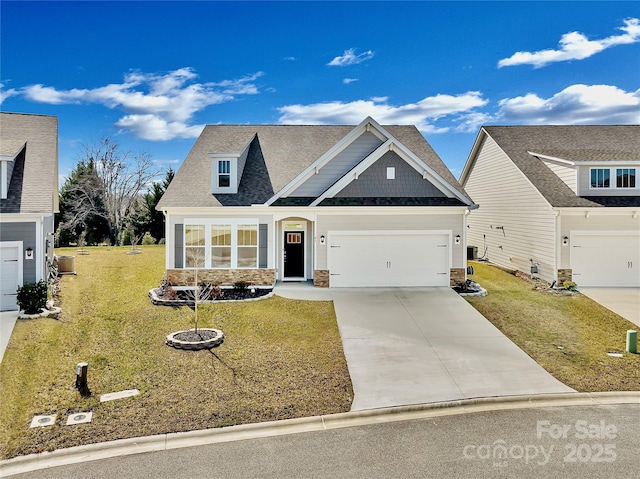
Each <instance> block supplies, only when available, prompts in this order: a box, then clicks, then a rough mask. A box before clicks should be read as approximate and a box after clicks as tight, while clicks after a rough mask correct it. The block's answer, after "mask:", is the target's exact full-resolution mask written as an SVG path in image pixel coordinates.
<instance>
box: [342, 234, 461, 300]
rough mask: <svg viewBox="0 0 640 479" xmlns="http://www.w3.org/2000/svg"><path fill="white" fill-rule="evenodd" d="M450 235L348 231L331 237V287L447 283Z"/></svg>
mask: <svg viewBox="0 0 640 479" xmlns="http://www.w3.org/2000/svg"><path fill="white" fill-rule="evenodd" d="M448 242H449V235H446V234H406V235H404V234H400V235H392V234H384V233H378V234H367V233H363V234H358V233H354V234H350V235H334V236H332V237H331V238H330V243H331V244H330V247H329V269H330V274H331V283H330V285H331V287H359V286H365V287H366V286H368V287H375V286H445V285H446V286H448V285H449V245H448Z"/></svg>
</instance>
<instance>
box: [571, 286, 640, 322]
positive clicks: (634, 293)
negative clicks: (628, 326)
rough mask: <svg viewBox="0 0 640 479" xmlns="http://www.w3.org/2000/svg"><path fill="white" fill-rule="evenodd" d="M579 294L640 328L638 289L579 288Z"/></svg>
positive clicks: (639, 289)
mask: <svg viewBox="0 0 640 479" xmlns="http://www.w3.org/2000/svg"><path fill="white" fill-rule="evenodd" d="M580 292H581V293H582V294H584V295H585V296H586V297H588V298H591V299H593V300H594V301H595V302H596V303H600V304H601V305H602V306H604V307H605V308H607V309H610V310H611V311H613V312H614V313H617V314H619V315H620V316H622V317H623V318H625V319H628V320H629V321H631V322H632V323H634V324H635V325H636V326H638V327H640V288H580Z"/></svg>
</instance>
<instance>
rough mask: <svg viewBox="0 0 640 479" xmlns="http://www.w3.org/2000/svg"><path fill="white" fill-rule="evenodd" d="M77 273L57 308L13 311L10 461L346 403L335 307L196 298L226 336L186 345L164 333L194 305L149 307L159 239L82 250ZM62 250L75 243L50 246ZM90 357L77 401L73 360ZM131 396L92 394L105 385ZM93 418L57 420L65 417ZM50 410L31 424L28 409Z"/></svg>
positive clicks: (5, 370)
mask: <svg viewBox="0 0 640 479" xmlns="http://www.w3.org/2000/svg"><path fill="white" fill-rule="evenodd" d="M88 251H89V254H88V255H81V256H76V258H75V266H76V271H77V273H78V274H77V276H71V275H66V276H64V277H63V278H62V281H61V293H60V300H61V306H62V313H61V315H60V319H59V320H58V321H56V320H53V319H48V318H41V319H36V320H20V321H18V323H17V324H16V328H15V329H14V332H13V334H12V337H11V341H10V343H9V347H8V349H7V351H6V353H5V356H4V359H3V361H2V364H1V365H0V373H1V376H0V388H1V390H2V401H1V404H0V423H1V427H0V445H1V446H0V447H1V449H0V454H1V456H2V458H9V457H13V456H16V455H21V454H29V453H36V452H41V451H45V450H53V449H57V448H61V447H69V446H76V445H80V444H88V443H94V442H100V441H106V440H113V439H121V438H129V437H136V436H143V435H152V434H161V433H169V432H178V431H189V430H195V429H204V428H211V427H220V426H228V425H234V424H242V423H253V422H261V421H269V420H276V419H287V418H295V417H303V416H313V415H318V414H330V413H336V412H343V411H348V410H349V409H350V406H351V401H352V398H353V391H352V388H351V382H350V378H349V373H348V370H347V365H346V361H345V358H344V353H343V350H342V343H341V340H340V335H339V332H338V328H337V323H336V318H335V312H334V310H333V304H332V303H331V302H330V301H321V302H305V301H295V300H288V299H284V298H279V297H273V298H270V299H266V300H261V301H255V302H246V303H218V304H212V305H203V306H200V307H199V324H198V326H199V327H214V328H219V329H222V330H223V331H224V333H225V342H224V343H223V344H222V345H221V346H220V347H218V348H216V349H214V350H212V352H209V351H199V352H187V351H179V350H176V349H173V348H170V347H168V346H166V345H165V344H164V340H165V336H166V335H167V334H169V333H172V332H174V331H178V330H182V329H188V328H191V327H193V314H194V313H193V311H191V310H190V309H188V308H186V307H184V308H180V309H174V308H170V307H160V306H153V305H152V304H151V302H150V301H149V299H148V298H147V292H148V290H149V289H151V288H154V287H156V286H157V285H158V284H159V281H160V279H161V278H162V276H163V274H164V247H160V246H143V247H142V248H141V251H142V253H141V254H136V255H127V254H126V253H127V251H129V249H128V248H115V247H111V248H107V247H101V248H88ZM57 253H58V254H59V255H64V254H67V255H68V254H76V250H74V249H69V250H59V251H57ZM82 361H86V362H88V363H89V375H88V378H89V388H90V389H91V391H92V393H93V395H92V396H91V397H90V398H87V399H83V398H81V397H80V394H79V393H78V391H77V390H76V389H75V388H74V381H75V367H76V364H77V363H78V362H82ZM133 388H137V389H139V390H140V395H138V396H136V397H132V398H127V399H121V400H116V401H111V402H105V403H100V401H99V396H100V395H101V394H104V393H109V392H115V391H120V390H124V389H133ZM81 411H93V412H94V416H93V422H91V423H89V424H82V425H77V426H66V425H65V424H66V420H67V417H68V415H69V414H72V413H77V412H81ZM53 413H57V414H58V419H57V421H56V424H55V425H54V426H52V427H45V428H37V429H29V424H30V422H31V419H32V417H33V416H34V415H35V414H53Z"/></svg>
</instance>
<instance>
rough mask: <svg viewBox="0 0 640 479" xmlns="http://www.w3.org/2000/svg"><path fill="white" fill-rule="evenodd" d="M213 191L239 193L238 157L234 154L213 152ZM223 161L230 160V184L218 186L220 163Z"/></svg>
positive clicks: (211, 156)
mask: <svg viewBox="0 0 640 479" xmlns="http://www.w3.org/2000/svg"><path fill="white" fill-rule="evenodd" d="M209 157H210V158H211V193H237V192H238V157H237V156H234V155H226V154H225V155H218V154H215V155H214V154H211V155H209ZM221 161H228V162H229V176H230V179H229V186H225V187H221V186H218V178H219V173H218V165H219V164H220V162H221Z"/></svg>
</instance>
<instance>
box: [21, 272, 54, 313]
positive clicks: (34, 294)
mask: <svg viewBox="0 0 640 479" xmlns="http://www.w3.org/2000/svg"><path fill="white" fill-rule="evenodd" d="M17 302H18V306H20V309H21V310H23V311H24V312H25V313H26V314H38V313H39V312H40V310H41V309H43V308H45V307H46V306H47V283H45V282H44V280H40V281H38V282H37V283H24V285H23V286H21V287H18V296H17Z"/></svg>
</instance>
